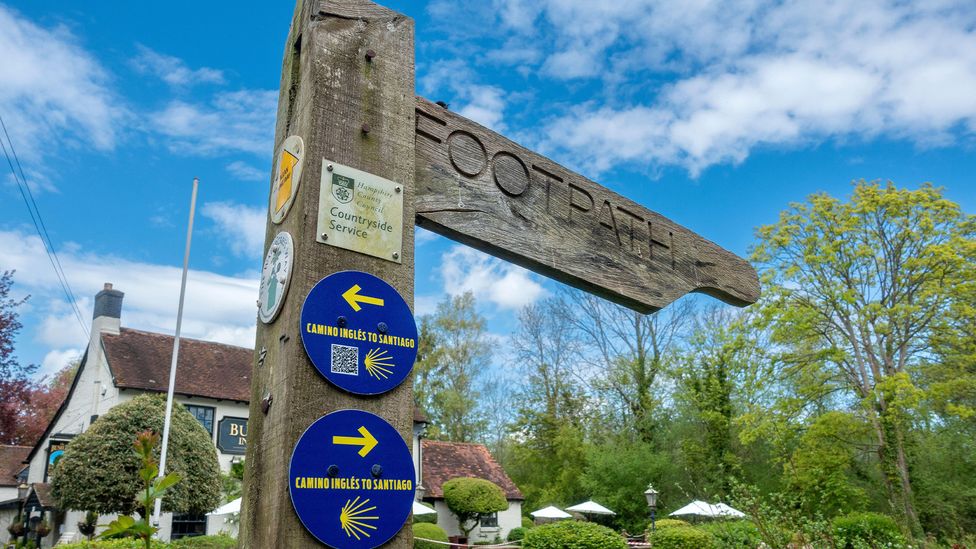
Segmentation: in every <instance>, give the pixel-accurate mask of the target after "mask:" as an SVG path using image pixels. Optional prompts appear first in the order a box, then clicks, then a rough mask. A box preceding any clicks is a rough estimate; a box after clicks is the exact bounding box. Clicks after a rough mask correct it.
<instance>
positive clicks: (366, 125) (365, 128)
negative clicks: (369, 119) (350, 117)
mask: <svg viewBox="0 0 976 549" xmlns="http://www.w3.org/2000/svg"><path fill="white" fill-rule="evenodd" d="M359 129H360V130H362V132H363V133H364V134H368V133H369V124H367V123H366V122H363V125H362V126H361V127H360V128H359Z"/></svg>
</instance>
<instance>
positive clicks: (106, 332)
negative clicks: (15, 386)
mask: <svg viewBox="0 0 976 549" xmlns="http://www.w3.org/2000/svg"><path fill="white" fill-rule="evenodd" d="M122 298H123V293H122V292H120V291H118V290H114V289H112V285H111V284H106V285H105V289H103V290H102V291H100V292H99V293H98V294H97V295H96V296H95V312H94V320H93V321H92V330H91V341H90V342H89V344H88V350H87V351H86V352H85V355H84V357H83V358H82V361H81V364H80V366H79V368H78V373H77V374H76V375H75V379H74V381H73V382H72V385H71V388H70V390H69V392H68V396H67V398H66V399H65V402H64V404H62V405H61V408H59V409H58V411H57V413H56V414H55V416H54V419H52V420H51V423H50V424H49V425H48V427H47V430H46V431H45V432H44V435H43V436H42V437H41V439H40V442H38V444H37V445H36V446H34V448H32V449H31V450H30V453H29V455H28V456H27V462H28V463H29V466H30V467H29V470H28V475H27V482H28V483H29V484H30V490H29V492H28V495H27V504H26V508H27V510H28V512H29V513H30V514H31V515H33V516H34V517H37V516H42V515H43V517H44V518H45V520H47V522H48V524H49V525H51V528H52V533H51V534H49V535H48V536H46V537H45V538H43V540H42V547H50V546H52V545H53V544H54V543H56V542H57V541H58V540H59V539H65V540H70V539H81V535H80V534H78V533H77V532H78V527H77V523H78V522H79V521H82V520H84V518H85V517H84V512H80V511H68V512H64V511H61V510H58V509H56V508H55V507H54V503H53V502H52V501H51V498H50V487H49V484H48V482H49V480H50V477H49V469H50V467H51V464H53V463H54V462H55V461H56V460H57V459H58V458H59V457H60V455H61V452H63V451H64V448H65V446H66V445H67V444H68V443H69V442H70V441H71V439H72V438H74V437H76V436H78V435H79V434H81V433H82V432H84V431H85V430H86V429H87V428H88V427H89V426H90V425H91V424H92V422H94V421H95V420H96V419H97V418H98V416H99V415H101V414H104V413H105V412H106V411H108V410H109V409H110V408H112V407H113V406H115V405H116V404H119V403H122V402H125V401H127V400H130V399H132V398H134V397H136V396H138V395H140V394H144V393H147V392H150V393H165V392H166V390H167V383H168V381H169V366H170V361H171V360H172V356H173V354H172V353H173V336H168V335H164V334H156V333H150V332H143V331H140V330H132V329H127V328H122V327H121V320H120V319H121V313H122ZM252 354H253V352H252V351H251V349H245V348H242V347H234V346H231V345H223V344H220V343H212V342H207V341H198V340H193V339H186V338H181V340H180V357H179V364H178V365H177V376H176V388H175V402H176V403H178V404H182V405H184V406H186V407H187V409H188V410H189V411H190V412H191V413H192V414H193V415H194V416H195V417H196V418H197V419H198V420H199V421H200V423H201V424H202V425H203V426H204V428H206V429H207V431H209V432H210V435H211V437H212V440H213V441H214V444H215V445H216V446H217V456H218V459H219V461H220V467H221V469H222V470H223V471H225V472H226V471H227V470H229V469H230V465H231V463H232V462H233V461H236V460H241V459H243V457H244V453H245V450H246V447H247V439H246V436H247V417H248V399H249V396H250V391H251V381H250V375H251V360H252ZM15 497H16V496H15ZM99 522H100V523H105V522H107V520H106V519H105V518H102V519H100V520H99ZM4 526H5V525H4ZM160 528H161V532H160V535H161V538H162V539H173V538H178V537H183V536H185V535H200V534H204V533H207V534H215V533H217V532H219V531H221V530H224V531H228V532H229V533H232V534H233V533H235V530H236V526H235V525H232V524H228V523H226V522H225V517H213V516H211V517H208V516H206V515H175V516H174V515H173V514H172V513H165V514H164V515H163V516H162V517H161V520H160Z"/></svg>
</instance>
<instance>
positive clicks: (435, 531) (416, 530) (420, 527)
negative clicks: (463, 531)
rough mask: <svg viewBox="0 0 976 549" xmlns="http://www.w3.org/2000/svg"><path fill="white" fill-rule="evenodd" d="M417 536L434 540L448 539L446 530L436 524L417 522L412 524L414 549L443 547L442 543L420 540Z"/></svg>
mask: <svg viewBox="0 0 976 549" xmlns="http://www.w3.org/2000/svg"><path fill="white" fill-rule="evenodd" d="M417 538H424V539H432V540H434V541H444V542H446V541H448V539H447V532H445V531H444V529H443V528H441V527H440V526H438V525H436V524H430V523H426V522H419V523H417V524H414V525H413V547H414V549H444V547H445V546H444V545H438V544H436V543H430V542H426V541H421V540H419V539H417Z"/></svg>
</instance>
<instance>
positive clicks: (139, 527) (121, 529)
mask: <svg viewBox="0 0 976 549" xmlns="http://www.w3.org/2000/svg"><path fill="white" fill-rule="evenodd" d="M158 445H159V434H157V433H154V432H152V431H143V432H141V433H139V434H137V435H136V441H135V444H134V446H135V454H136V455H137V456H138V457H139V459H140V461H142V467H141V468H140V469H139V478H140V479H141V480H142V484H143V486H144V487H145V489H144V490H141V491H140V492H139V493H138V494H136V500H137V501H138V502H139V504H140V506H141V507H140V509H139V513H140V514H141V515H142V518H141V519H139V520H136V519H134V518H132V517H130V516H126V515H122V516H120V517H118V518H117V519H115V520H113V521H112V522H110V523H109V524H108V528H106V529H105V531H104V532H102V533H101V534H100V535H99V537H100V538H102V539H111V538H115V537H119V536H125V535H131V536H134V537H138V538H139V539H141V540H142V541H143V542H144V543H145V546H146V549H150V540H151V539H152V537H153V536H154V535H155V534H156V532H158V531H159V528H157V527H155V526H153V525H152V524H151V523H150V522H149V521H150V518H149V517H150V514H151V513H152V510H153V505H154V504H155V502H156V500H158V499H160V498H162V497H163V494H164V493H165V492H166V491H167V490H168V489H170V488H171V487H172V486H174V485H175V484H176V483H178V482H179V481H180V480H181V479H180V475H178V474H176V473H169V474H168V475H166V476H165V477H160V475H159V463H158V462H157V461H156V457H155V456H154V455H153V452H154V450H155V449H156V446H158Z"/></svg>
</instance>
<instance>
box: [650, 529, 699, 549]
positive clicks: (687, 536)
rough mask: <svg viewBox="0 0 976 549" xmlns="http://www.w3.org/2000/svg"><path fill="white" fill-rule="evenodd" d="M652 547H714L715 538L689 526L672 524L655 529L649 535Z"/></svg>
mask: <svg viewBox="0 0 976 549" xmlns="http://www.w3.org/2000/svg"><path fill="white" fill-rule="evenodd" d="M650 539H651V546H652V547H654V549H707V548H709V547H715V538H713V537H712V535H711V534H709V533H708V532H705V531H702V530H699V529H697V528H694V527H691V526H674V527H670V528H665V529H663V530H657V531H656V532H654V533H653V534H652V535H651V537H650Z"/></svg>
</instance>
